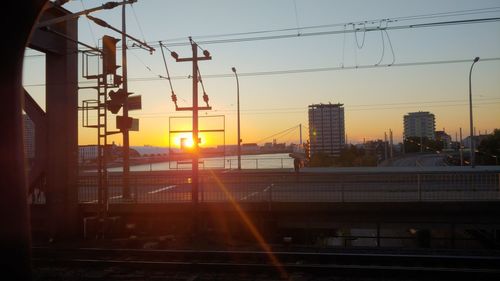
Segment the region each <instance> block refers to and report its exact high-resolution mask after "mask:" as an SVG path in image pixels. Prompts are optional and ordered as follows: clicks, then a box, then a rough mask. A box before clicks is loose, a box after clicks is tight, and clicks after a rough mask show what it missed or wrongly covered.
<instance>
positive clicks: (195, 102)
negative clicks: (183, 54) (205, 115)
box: [171, 37, 212, 206]
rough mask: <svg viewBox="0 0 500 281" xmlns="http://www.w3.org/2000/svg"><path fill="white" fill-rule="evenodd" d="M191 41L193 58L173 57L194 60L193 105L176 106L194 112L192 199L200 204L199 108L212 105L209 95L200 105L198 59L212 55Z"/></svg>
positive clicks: (184, 60)
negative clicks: (203, 105) (201, 52)
mask: <svg viewBox="0 0 500 281" xmlns="http://www.w3.org/2000/svg"><path fill="white" fill-rule="evenodd" d="M189 41H190V43H191V50H192V52H193V57H191V58H179V55H178V54H177V53H175V52H172V53H171V55H172V57H174V58H175V60H176V61H177V62H193V76H192V77H193V106H192V107H176V110H177V111H192V112H193V132H192V138H193V153H192V188H191V201H192V203H193V204H194V206H197V204H198V187H199V177H198V172H199V167H198V162H199V138H198V111H199V110H211V109H212V107H210V106H209V105H208V96H207V97H204V99H205V102H206V103H207V106H205V107H199V106H198V73H199V71H198V61H203V60H211V59H212V57H211V56H210V53H209V52H208V51H207V50H204V51H203V55H204V56H203V57H198V48H199V47H198V44H196V42H194V41H193V40H192V39H191V37H189Z"/></svg>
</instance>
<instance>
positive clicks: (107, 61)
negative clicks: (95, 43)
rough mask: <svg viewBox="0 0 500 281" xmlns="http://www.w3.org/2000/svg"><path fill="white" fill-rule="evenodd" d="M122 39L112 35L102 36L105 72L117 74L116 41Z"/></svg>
mask: <svg viewBox="0 0 500 281" xmlns="http://www.w3.org/2000/svg"><path fill="white" fill-rule="evenodd" d="M118 41H120V40H119V39H116V38H114V37H111V36H107V35H104V36H103V37H102V66H103V74H116V69H117V68H118V67H117V66H116V43H118Z"/></svg>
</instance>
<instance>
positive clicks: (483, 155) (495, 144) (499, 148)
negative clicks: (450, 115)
mask: <svg viewBox="0 0 500 281" xmlns="http://www.w3.org/2000/svg"><path fill="white" fill-rule="evenodd" d="M477 150H478V151H479V152H478V153H477V154H476V155H477V164H479V165H498V163H499V162H498V161H499V160H498V157H500V129H495V130H494V131H493V134H491V135H489V136H488V137H487V138H486V139H484V140H483V141H481V143H480V144H479V146H478V148H477Z"/></svg>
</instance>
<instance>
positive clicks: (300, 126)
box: [299, 124, 302, 147]
mask: <svg viewBox="0 0 500 281" xmlns="http://www.w3.org/2000/svg"><path fill="white" fill-rule="evenodd" d="M299 132H300V136H299V147H302V124H299Z"/></svg>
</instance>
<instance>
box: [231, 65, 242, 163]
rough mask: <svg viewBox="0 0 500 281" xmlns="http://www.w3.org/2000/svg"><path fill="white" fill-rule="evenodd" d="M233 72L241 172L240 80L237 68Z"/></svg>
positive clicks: (233, 68)
mask: <svg viewBox="0 0 500 281" xmlns="http://www.w3.org/2000/svg"><path fill="white" fill-rule="evenodd" d="M231 70H232V71H233V72H234V76H235V77H236V96H237V107H238V109H237V112H238V113H237V115H238V170H241V137H240V82H239V80H238V73H237V72H236V68H235V67H232V68H231Z"/></svg>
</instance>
